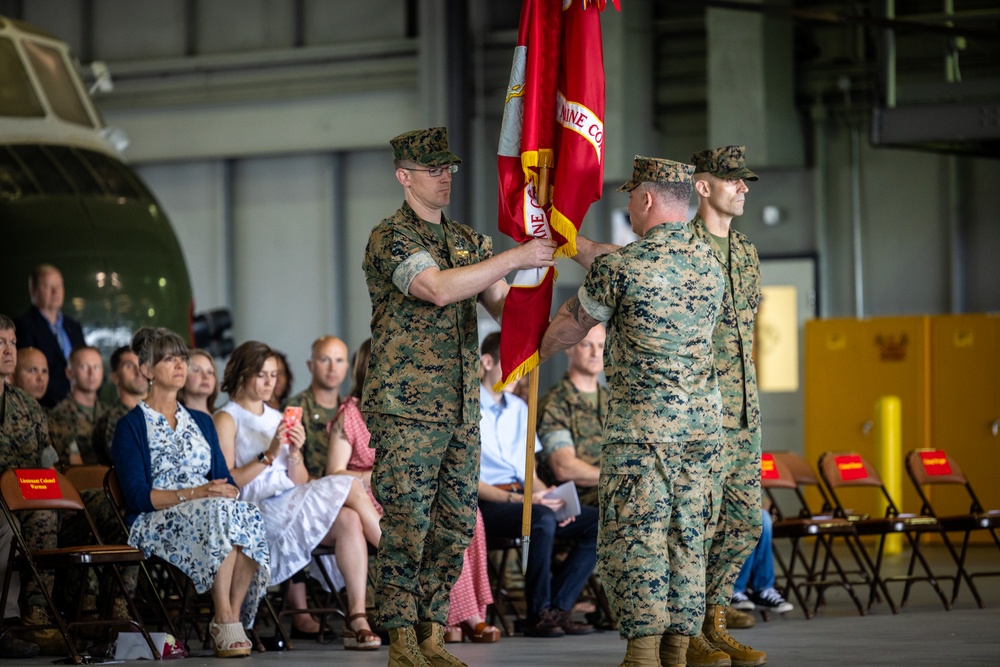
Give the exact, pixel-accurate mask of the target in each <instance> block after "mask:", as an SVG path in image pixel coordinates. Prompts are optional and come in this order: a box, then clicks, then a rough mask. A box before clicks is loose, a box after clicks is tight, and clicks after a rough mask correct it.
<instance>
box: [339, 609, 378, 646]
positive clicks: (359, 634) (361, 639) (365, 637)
mask: <svg viewBox="0 0 1000 667" xmlns="http://www.w3.org/2000/svg"><path fill="white" fill-rule="evenodd" d="M359 618H364V619H367V616H366V615H365V614H364V612H362V613H358V614H351V615H350V616H349V617H348V618H347V623H345V624H344V648H345V649H347V650H348V651H374V650H375V649H377V648H378V647H379V646H381V645H382V639H381V638H380V637H379V636H378V635H377V634H375V633H374V632H372V631H371V630H369V629H368V628H364V629H362V630H355V629H354V628H353V627H351V623H353V622H354V621H355V620H357V619H359Z"/></svg>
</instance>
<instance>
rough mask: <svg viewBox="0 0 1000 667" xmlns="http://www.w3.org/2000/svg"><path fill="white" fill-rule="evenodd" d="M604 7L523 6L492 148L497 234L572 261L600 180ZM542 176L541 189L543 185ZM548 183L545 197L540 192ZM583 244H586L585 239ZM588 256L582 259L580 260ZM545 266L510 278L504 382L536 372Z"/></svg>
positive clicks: (546, 288) (548, 292)
mask: <svg viewBox="0 0 1000 667" xmlns="http://www.w3.org/2000/svg"><path fill="white" fill-rule="evenodd" d="M604 4H605V3H604V2H603V0H601V1H599V2H595V1H593V0H591V1H590V2H586V1H584V0H563V1H562V2H558V1H555V0H523V2H522V5H521V23H520V28H519V30H518V39H517V48H516V49H515V50H514V62H513V65H512V67H511V73H510V84H509V85H508V88H507V97H506V101H505V104H504V114H503V126H502V128H501V132H500V143H499V147H498V149H497V170H498V175H499V198H498V199H499V202H498V204H499V206H498V209H499V211H498V218H499V226H500V231H501V232H503V233H504V234H507V235H508V236H510V237H512V238H513V239H514V240H515V241H517V242H518V243H524V242H526V241H529V240H531V239H534V238H546V239H554V240H555V241H556V242H557V243H558V244H559V250H558V251H557V252H556V255H557V256H566V257H573V256H574V255H576V253H577V239H578V236H577V231H578V230H579V228H580V224H581V223H582V222H583V217H584V215H585V214H586V212H587V209H588V208H590V205H591V204H592V203H593V202H594V201H596V200H598V199H600V197H601V187H602V184H603V181H604V120H603V119H604V55H603V50H602V44H601V23H600V11H601V10H602V9H603V8H604ZM546 168H549V169H550V170H551V175H550V179H549V180H548V181H546V180H545V178H542V177H541V175H542V172H543V170H545V169H546ZM547 182H551V197H550V196H549V194H550V193H549V192H548V189H547V188H546V191H544V192H543V191H541V190H540V188H542V187H545V184H546V183H547ZM585 243H586V241H585ZM590 258H592V257H591V256H588V265H589V259H590ZM554 271H555V270H554V269H553V268H548V267H546V268H543V269H537V270H528V271H519V272H518V273H517V274H516V275H515V277H514V281H513V284H512V285H511V290H510V294H509V295H508V297H507V302H506V305H505V306H504V313H505V317H504V318H503V322H502V323H501V329H502V333H501V336H500V346H501V347H500V360H501V363H502V364H503V380H502V383H503V384H508V383H510V382H513V381H516V380H517V379H518V378H520V377H522V376H523V375H526V374H527V373H528V372H529V371H530V370H531V369H532V368H534V367H535V366H537V365H538V352H537V350H538V343H539V341H540V340H541V338H542V333H544V331H545V327H546V325H547V324H548V321H549V312H550V310H551V307H552V284H553V279H554Z"/></svg>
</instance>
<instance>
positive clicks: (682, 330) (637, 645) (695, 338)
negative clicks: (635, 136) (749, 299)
mask: <svg viewBox="0 0 1000 667" xmlns="http://www.w3.org/2000/svg"><path fill="white" fill-rule="evenodd" d="M693 169H694V168H693V167H692V166H690V165H685V164H681V163H677V162H672V161H669V160H661V159H655V158H645V157H641V156H636V159H635V164H634V170H633V176H632V179H631V180H630V181H629V182H627V183H625V184H624V185H623V186H622V187H621V188H620V190H622V191H626V192H629V193H630V195H629V213H630V216H631V220H632V224H633V229H635V230H636V231H637V233H639V234H640V235H641V236H642V238H641V239H639V240H638V241H636V242H634V243H631V244H629V245H628V246H625V247H624V248H621V249H620V250H618V251H616V252H613V253H609V254H606V255H602V256H600V257H597V258H596V259H595V260H594V262H593V264H592V265H591V267H590V271H589V273H588V274H587V278H586V281H585V282H584V284H583V286H582V287H581V288H580V290H579V292H578V294H577V296H576V297H573V298H571V299H570V300H569V301H567V303H566V304H564V305H563V306H562V308H560V311H559V313H557V315H556V318H555V319H554V320H553V322H552V325H551V326H550V327H549V330H548V331H547V332H546V334H545V337H544V339H543V341H542V351H541V355H542V357H543V358H545V357H547V356H549V355H550V354H551V353H552V352H553V350H554V349H557V348H558V347H562V346H564V345H565V344H566V343H567V342H572V341H571V340H567V334H566V332H572V331H576V332H577V333H578V332H579V331H580V329H581V328H582V330H583V332H586V330H587V329H589V326H590V325H592V324H593V323H595V322H606V323H607V325H608V347H607V349H606V351H605V368H606V370H605V372H606V375H607V378H608V385H609V387H610V389H611V399H610V403H609V406H608V421H607V424H606V426H605V433H604V449H603V454H602V458H601V466H600V467H601V479H600V487H599V492H600V501H601V502H600V507H601V534H600V539H599V542H598V567H599V569H600V571H601V575H602V580H603V582H604V584H605V586H606V588H607V590H608V594H609V595H608V597H609V601H610V603H611V605H612V609H613V611H614V613H615V617H616V620H617V621H618V628H619V632H620V633H621V635H622V636H623V637H625V638H628V639H629V647H628V649H627V650H626V661H625V663H624V664H626V665H639V664H642V665H646V664H649V665H659V664H660V657H658V656H657V650H658V648H659V646H660V637H661V636H664V635H666V636H668V637H679V638H681V639H682V640H683V641H684V645H685V647H686V641H687V639H686V638H687V637H690V636H693V635H696V634H697V632H698V629H699V626H700V624H701V619H702V617H703V616H704V604H705V599H704V592H705V588H704V585H705V580H704V576H705V564H704V556H705V552H704V548H703V545H704V539H705V531H706V528H707V525H708V519H709V503H708V501H707V497H708V492H709V489H710V485H711V463H712V460H713V458H714V457H715V454H716V451H717V449H718V446H719V444H718V435H719V428H720V426H721V398H720V395H719V389H718V383H717V381H716V376H715V370H714V365H713V361H712V345H711V336H712V331H713V330H714V328H715V325H716V321H717V319H718V316H719V308H720V303H721V300H722V292H723V289H724V281H723V277H722V275H721V271H720V270H719V267H718V265H717V264H716V263H715V262H714V261H712V259H711V255H710V253H711V249H710V248H709V246H707V245H706V244H704V243H703V242H701V241H698V240H697V239H694V237H693V235H692V234H691V232H690V230H689V229H688V226H687V224H686V222H684V221H683V217H684V215H685V211H686V207H687V201H688V199H689V197H690V192H691V173H692V171H693ZM580 337H581V338H582V335H581V336H580ZM570 338H576V336H575V335H573V336H571V337H570ZM682 659H683V658H682ZM663 662H664V664H668V663H667V661H666V660H664V661H663ZM670 664H674V662H673V661H672V662H671V663H670ZM680 664H683V662H682V661H681V662H680Z"/></svg>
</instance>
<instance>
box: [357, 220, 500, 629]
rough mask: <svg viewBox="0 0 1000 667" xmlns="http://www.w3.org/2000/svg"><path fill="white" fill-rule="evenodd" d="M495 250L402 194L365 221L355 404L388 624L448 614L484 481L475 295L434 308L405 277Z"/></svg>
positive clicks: (379, 593) (383, 618)
mask: <svg viewBox="0 0 1000 667" xmlns="http://www.w3.org/2000/svg"><path fill="white" fill-rule="evenodd" d="M492 255H493V243H492V241H491V240H490V239H489V238H488V237H486V236H483V235H481V234H478V233H477V232H475V231H473V230H472V229H471V228H469V227H467V226H465V225H461V224H459V223H457V222H454V221H452V220H448V219H447V218H445V217H444V216H442V221H441V224H440V225H437V224H431V223H428V222H424V221H423V220H421V219H420V218H419V217H418V216H417V215H416V213H414V211H413V209H412V208H410V206H409V205H408V204H406V203H404V204H403V206H402V207H401V208H400V209H399V210H397V211H396V213H395V214H394V215H393V216H391V217H389V218H387V219H385V220H383V221H382V222H381V223H379V224H378V225H377V226H376V227H375V229H373V230H372V233H371V236H370V238H369V240H368V247H367V248H366V250H365V258H364V262H363V267H364V270H365V278H366V280H367V282H368V291H369V293H370V294H371V300H372V320H371V330H372V353H371V359H370V360H369V362H368V375H367V377H366V379H365V386H364V393H363V395H362V409H363V410H364V413H365V418H366V420H367V421H368V424H369V427H370V429H371V432H372V446H373V447H374V448H375V465H374V468H373V471H372V487H373V490H374V492H375V498H376V499H377V500H378V501H379V503H381V504H382V507H383V509H384V510H385V514H384V515H383V516H382V531H383V533H382V542H381V544H380V545H379V550H378V560H377V564H376V571H377V581H376V586H375V590H376V607H377V608H378V614H379V621H380V622H381V623H382V624H383V625H384V626H385V627H387V628H395V627H405V626H408V625H412V624H414V623H417V622H418V621H434V622H436V623H441V624H444V623H445V622H446V621H447V616H448V595H449V592H450V590H451V587H452V585H453V584H454V582H455V580H456V579H457V578H458V575H459V574H460V573H461V570H462V555H463V553H464V551H465V548H466V547H467V546H468V544H469V543H470V542H471V540H472V531H473V527H474V526H475V518H476V498H477V487H476V480H478V479H479V446H480V445H479V419H480V412H479V379H478V377H477V373H478V370H479V352H478V344H479V336H478V330H477V321H476V298H475V297H470V298H468V299H464V300H462V301H459V302H457V303H454V304H449V305H445V306H436V305H434V304H433V303H430V302H428V301H424V300H422V299H418V298H416V297H414V296H412V295H410V293H409V287H410V283H411V281H412V280H413V279H414V277H416V276H417V274H419V273H420V272H421V271H424V270H425V269H428V268H430V267H435V266H436V267H438V268H440V269H442V270H445V269H449V268H453V267H459V266H468V265H471V264H475V263H478V262H481V261H483V260H485V259H488V258H489V257H491V256H492Z"/></svg>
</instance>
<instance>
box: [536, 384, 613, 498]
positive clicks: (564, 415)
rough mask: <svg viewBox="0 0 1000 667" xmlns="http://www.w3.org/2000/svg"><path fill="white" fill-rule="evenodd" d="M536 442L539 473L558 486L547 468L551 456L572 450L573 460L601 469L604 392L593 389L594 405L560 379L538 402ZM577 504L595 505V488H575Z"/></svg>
mask: <svg viewBox="0 0 1000 667" xmlns="http://www.w3.org/2000/svg"><path fill="white" fill-rule="evenodd" d="M538 413H539V414H540V415H541V416H540V417H539V418H538V438H539V440H540V441H541V443H542V451H541V452H539V454H538V456H539V459H540V460H541V466H540V470H539V473H541V474H542V475H545V476H547V477H548V478H550V479H552V481H553V483H558V480H556V479H555V477H554V475H553V474H552V470H551V468H550V467H549V465H548V459H549V457H550V456H552V453H553V452H555V451H556V450H558V449H562V448H563V447H573V448H574V449H575V451H576V457H577V458H578V459H580V460H581V461H583V462H584V463H589V464H590V465H592V466H598V467H599V466H600V465H601V444H602V442H603V441H604V422H605V420H606V419H607V416H608V389H607V387H605V386H603V385H601V384H598V385H597V405H594V403H593V402H592V401H591V400H590V399H589V398H588V397H587V396H585V395H584V394H583V393H582V392H581V391H580V390H579V389H577V388H576V387H575V386H573V383H572V382H570V379H569V376H566V377H563V379H562V380H560V381H559V383H557V384H556V385H555V386H554V387H552V388H551V389H549V390H548V391H547V392H546V393H545V395H544V396H542V398H541V399H540V400H539V402H538ZM577 490H578V492H579V494H580V502H581V503H584V504H586V505H595V506H596V505H597V487H596V486H594V487H579V486H578V487H577Z"/></svg>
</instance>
